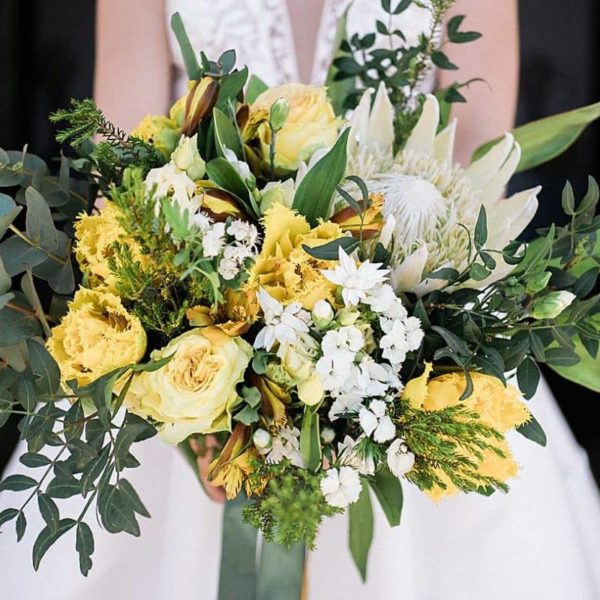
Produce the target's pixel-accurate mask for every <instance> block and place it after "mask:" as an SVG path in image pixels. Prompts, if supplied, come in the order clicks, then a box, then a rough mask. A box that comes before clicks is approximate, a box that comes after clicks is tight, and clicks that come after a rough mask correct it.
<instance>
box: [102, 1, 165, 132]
mask: <svg viewBox="0 0 600 600" xmlns="http://www.w3.org/2000/svg"><path fill="white" fill-rule="evenodd" d="M96 6H97V8H96V68H95V75H94V98H95V100H96V102H97V103H98V105H99V106H101V107H102V110H103V111H104V112H105V114H106V116H107V117H108V118H109V119H110V120H111V121H113V122H114V123H115V124H116V125H118V126H120V127H122V128H123V129H125V130H126V131H130V130H131V129H133V128H134V127H135V126H136V125H137V123H138V122H139V120H140V118H141V117H142V116H143V115H145V114H147V113H153V114H164V113H165V112H166V111H167V109H168V106H169V100H170V98H169V96H170V75H171V74H170V54H169V46H168V38H167V23H166V18H165V12H164V0H126V1H125V2H124V1H123V0H98V2H97V3H96Z"/></svg>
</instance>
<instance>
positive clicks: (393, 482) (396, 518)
mask: <svg viewBox="0 0 600 600" xmlns="http://www.w3.org/2000/svg"><path fill="white" fill-rule="evenodd" d="M369 483H370V484H371V487H372V488H373V491H374V492H375V495H376V496H377V499H378V500H379V504H381V508H382V509H383V512H384V513H385V516H386V517H387V520H388V523H389V524H390V527H397V526H398V525H400V517H401V515H402V504H403V502H404V500H403V494H402V484H401V483H400V480H399V479H398V478H397V477H396V476H395V475H394V474H392V473H391V472H390V470H389V469H388V468H387V467H384V468H383V469H381V470H380V471H378V472H377V473H376V474H375V477H373V478H372V479H370V480H369Z"/></svg>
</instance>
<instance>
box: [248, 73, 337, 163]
mask: <svg viewBox="0 0 600 600" xmlns="http://www.w3.org/2000/svg"><path fill="white" fill-rule="evenodd" d="M279 98H284V99H285V100H287V102H288V104H289V114H288V116H287V119H286V121H285V125H284V126H283V128H282V129H281V130H280V131H278V132H277V134H276V138H275V166H276V167H278V168H281V169H285V170H289V171H295V170H296V169H298V166H299V165H300V163H301V162H308V161H309V160H310V157H311V156H312V155H313V154H314V153H315V152H316V151H317V150H320V149H322V148H330V147H332V146H333V145H334V144H335V141H336V140H337V137H338V131H339V125H340V122H339V119H338V118H337V117H336V116H335V112H334V110H333V107H332V105H331V103H330V102H329V100H328V99H327V91H326V89H325V88H324V87H317V86H312V85H302V84H300V83H288V84H285V85H281V86H279V87H274V88H270V89H268V90H266V91H264V92H263V93H262V94H261V95H260V96H259V97H258V98H257V99H256V100H255V101H254V104H252V106H251V107H250V120H252V119H253V118H256V115H261V116H262V117H266V116H267V115H268V114H269V110H270V109H271V106H272V105H273V104H274V103H275V102H276V101H277V100H278V99H279ZM257 134H258V138H259V140H260V144H261V148H262V156H263V160H265V161H268V158H269V146H270V144H271V130H270V128H269V126H268V123H267V122H263V123H262V124H261V125H260V126H259V127H258V130H257Z"/></svg>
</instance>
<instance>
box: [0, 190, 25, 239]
mask: <svg viewBox="0 0 600 600" xmlns="http://www.w3.org/2000/svg"><path fill="white" fill-rule="evenodd" d="M22 210H23V207H22V206H17V205H16V203H15V201H14V200H13V199H12V198H11V197H10V196H7V195H6V194H0V238H2V237H4V234H5V233H6V230H7V229H8V228H9V226H10V225H11V224H12V222H13V221H14V220H15V219H16V218H17V216H18V214H19V213H20V212H21V211H22Z"/></svg>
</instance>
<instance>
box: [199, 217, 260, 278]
mask: <svg viewBox="0 0 600 600" xmlns="http://www.w3.org/2000/svg"><path fill="white" fill-rule="evenodd" d="M192 223H193V224H194V225H195V226H196V227H197V228H198V229H199V231H200V232H201V233H202V252H203V255H204V257H205V258H217V257H219V263H218V268H217V271H218V273H219V275H220V276H221V277H222V278H223V279H225V280H226V281H231V280H232V279H235V278H236V277H237V276H238V275H239V273H240V271H242V270H243V268H244V261H245V260H246V259H247V258H254V257H255V256H256V243H257V241H258V230H257V229H256V227H255V226H254V225H252V224H251V223H247V222H245V221H241V220H239V219H236V220H234V221H231V222H229V223H222V222H215V221H213V220H212V219H211V218H210V217H209V216H208V215H206V214H205V213H203V212H202V211H200V212H197V213H196V214H195V215H193V216H192Z"/></svg>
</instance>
